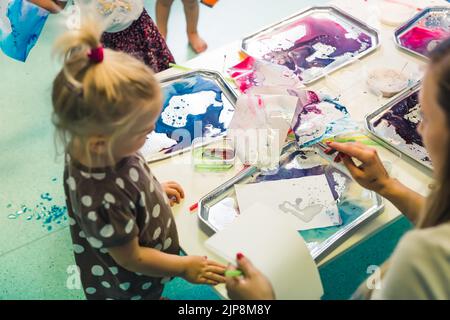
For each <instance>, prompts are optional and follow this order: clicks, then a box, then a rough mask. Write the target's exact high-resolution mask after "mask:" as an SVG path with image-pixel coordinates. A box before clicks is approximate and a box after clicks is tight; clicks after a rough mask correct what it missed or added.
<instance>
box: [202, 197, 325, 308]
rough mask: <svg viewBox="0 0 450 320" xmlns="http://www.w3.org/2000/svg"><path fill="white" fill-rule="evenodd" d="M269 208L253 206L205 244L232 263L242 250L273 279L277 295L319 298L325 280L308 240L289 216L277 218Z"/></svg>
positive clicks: (282, 297)
mask: <svg viewBox="0 0 450 320" xmlns="http://www.w3.org/2000/svg"><path fill="white" fill-rule="evenodd" d="M270 211H271V210H270V208H268V207H265V206H263V205H261V204H259V203H258V204H255V205H253V206H251V207H250V208H248V209H246V211H245V213H244V214H241V215H240V216H239V217H238V218H236V220H235V221H233V223H232V224H230V225H229V226H227V227H226V228H225V229H224V230H222V231H220V232H218V233H216V234H215V235H213V236H212V237H211V238H210V239H208V240H207V241H206V243H205V245H206V247H207V248H208V249H210V250H212V251H213V252H214V253H216V254H218V255H219V256H221V257H223V258H224V259H225V260H227V261H229V262H231V263H233V264H235V257H236V253H238V252H242V253H243V254H244V255H245V256H246V257H248V258H249V259H250V260H251V261H252V263H253V265H254V266H255V267H257V268H258V269H259V270H260V271H261V272H262V273H263V274H264V275H266V277H267V278H268V279H269V280H270V282H271V283H272V286H273V289H274V291H275V295H276V298H277V299H286V300H287V299H290V300H295V299H298V300H300V299H320V297H321V296H322V295H323V287H322V283H321V280H320V276H319V272H318V270H317V266H316V264H315V262H314V260H313V259H312V257H311V254H310V252H309V250H308V248H307V247H306V244H305V241H304V240H303V238H302V237H301V236H300V235H299V234H298V232H296V231H294V230H292V228H291V226H290V225H289V221H288V220H287V219H283V218H281V219H279V218H277V219H275V218H274V216H273V214H272V213H271V212H270Z"/></svg>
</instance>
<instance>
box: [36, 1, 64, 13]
mask: <svg viewBox="0 0 450 320" xmlns="http://www.w3.org/2000/svg"><path fill="white" fill-rule="evenodd" d="M28 1H29V2H31V3H34V4H35V5H37V6H39V7H41V8H42V9H45V10H47V11H48V12H51V13H58V12H60V11H61V10H62V9H64V7H65V5H66V3H65V1H64V0H62V1H58V0H28Z"/></svg>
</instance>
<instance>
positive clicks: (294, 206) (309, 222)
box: [234, 174, 342, 230]
mask: <svg viewBox="0 0 450 320" xmlns="http://www.w3.org/2000/svg"><path fill="white" fill-rule="evenodd" d="M234 187H235V190H236V196H237V200H238V206H239V210H240V212H241V214H242V213H243V212H245V211H246V210H247V209H248V208H250V207H251V206H252V205H253V204H254V203H261V204H264V205H265V206H267V207H268V208H270V211H271V213H272V215H273V216H274V217H275V218H278V217H284V216H285V217H286V218H287V219H288V221H290V224H291V226H292V227H293V228H294V230H309V229H316V228H326V227H330V226H336V225H340V224H341V223H342V220H341V218H340V215H339V210H338V208H337V205H336V201H335V200H334V197H333V194H332V193H331V190H330V187H329V184H328V181H327V178H326V177H325V175H323V174H322V175H317V176H307V177H302V178H296V179H287V180H277V181H268V182H260V183H253V184H243V185H235V186H234Z"/></svg>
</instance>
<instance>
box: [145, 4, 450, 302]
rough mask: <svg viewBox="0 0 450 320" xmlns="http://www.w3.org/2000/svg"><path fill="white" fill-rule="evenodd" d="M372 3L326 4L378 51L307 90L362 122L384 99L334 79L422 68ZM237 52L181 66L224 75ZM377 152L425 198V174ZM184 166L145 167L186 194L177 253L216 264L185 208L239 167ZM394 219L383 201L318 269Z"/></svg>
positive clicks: (359, 84)
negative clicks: (365, 29) (336, 101)
mask: <svg viewBox="0 0 450 320" xmlns="http://www.w3.org/2000/svg"><path fill="white" fill-rule="evenodd" d="M404 1H406V0H404ZM378 3H379V1H377V0H373V1H364V0H336V1H331V4H333V5H335V6H337V7H340V8H342V9H344V10H345V11H346V12H348V13H350V14H351V15H353V16H355V17H356V18H359V19H360V20H363V21H364V22H366V23H368V24H370V25H371V26H373V27H375V28H376V29H378V31H379V34H380V40H381V47H380V48H379V49H378V50H377V51H376V52H374V53H373V54H371V55H369V56H367V57H364V58H363V59H362V60H360V61H359V62H357V63H355V64H353V65H350V66H348V67H346V68H344V69H342V70H340V71H337V72H335V73H333V74H331V75H330V76H328V77H327V78H326V79H322V80H320V81H318V82H316V83H314V84H313V85H312V86H310V87H309V88H310V89H312V90H327V91H334V92H335V90H341V92H339V93H340V94H341V96H340V101H341V102H342V103H343V104H344V105H345V106H346V107H347V108H348V110H349V112H350V114H351V116H352V118H353V119H354V120H356V121H362V120H363V118H364V116H365V115H366V114H367V113H369V112H370V111H373V110H375V109H377V108H378V107H380V106H381V105H382V104H385V103H387V102H388V101H389V99H384V98H379V97H377V96H375V95H373V94H371V93H369V92H368V90H367V87H366V84H365V81H355V83H352V86H351V88H345V86H341V84H342V81H340V80H342V79H345V78H346V77H348V76H349V75H354V76H358V74H359V77H361V79H363V76H364V70H365V69H368V68H371V67H375V66H379V65H385V64H389V65H396V66H404V65H405V64H406V63H408V65H409V66H412V65H417V66H418V67H424V66H425V65H426V62H425V61H424V60H421V59H419V58H416V57H415V56H412V55H409V54H407V53H405V52H402V51H400V50H399V49H398V48H396V47H395V44H394V41H393V31H394V29H395V28H393V27H389V26H386V25H382V24H381V23H380V22H379V20H378V16H377V15H376V14H374V12H376V9H377V4H378ZM408 3H410V4H411V5H413V6H417V7H421V8H423V7H426V6H432V5H445V6H449V3H448V2H446V1H444V0H430V1H424V0H416V1H413V0H408ZM274 5H275V4H274ZM293 14H294V12H293ZM274 22H276V21H274ZM239 47H240V41H236V42H233V43H230V44H228V45H226V46H223V47H221V48H219V49H217V50H214V51H210V52H207V53H205V54H202V55H200V56H198V57H196V58H194V59H192V60H190V61H188V62H187V63H185V64H184V66H186V67H188V68H193V69H210V70H216V71H219V72H221V73H222V74H225V72H224V71H225V70H226V69H227V68H228V67H230V66H232V65H234V64H236V63H237V62H238V61H239V55H238V51H239ZM355 71H356V72H355ZM180 72H181V71H180V70H179V69H174V68H172V69H169V70H166V71H164V72H162V73H160V74H158V77H166V76H169V75H173V74H177V73H180ZM225 75H226V74H225ZM378 151H379V154H380V157H381V158H382V160H383V161H388V162H390V163H391V164H392V175H393V176H395V177H397V178H398V179H399V180H400V181H401V182H403V183H404V184H406V185H407V186H409V187H410V188H412V189H414V190H415V191H417V192H419V193H421V194H423V195H426V194H427V192H428V185H429V183H430V182H431V177H430V176H429V175H428V174H427V173H425V172H423V171H421V170H420V169H418V168H417V167H416V166H413V165H411V164H410V163H408V162H406V161H405V160H403V159H400V158H398V157H397V156H395V155H394V154H393V153H391V152H389V151H388V150H386V149H384V148H381V147H379V148H378ZM189 162H190V154H189V153H187V154H184V155H181V156H178V157H176V158H170V159H166V160H163V161H160V162H157V163H153V164H151V168H152V170H153V172H154V173H155V174H156V176H157V177H158V179H159V180H160V181H165V180H176V181H178V182H179V183H180V184H181V185H182V186H183V188H184V190H185V192H186V197H185V200H184V201H183V202H182V203H181V204H180V205H178V206H176V207H174V209H173V211H174V215H175V220H176V223H177V227H178V232H179V237H180V243H181V247H182V248H183V250H185V252H186V253H187V254H189V255H202V256H204V255H207V256H208V257H210V258H212V259H215V260H218V261H222V259H220V258H219V257H217V256H215V255H214V254H212V253H211V252H210V251H208V250H207V249H206V248H205V246H204V242H205V241H206V240H207V238H208V237H207V236H206V234H204V233H203V232H202V231H201V230H200V229H199V227H198V218H197V212H196V211H194V212H193V213H190V211H189V208H190V206H191V205H193V204H194V203H196V202H198V200H199V199H200V198H201V197H203V196H204V195H206V194H207V193H208V192H210V191H211V190H213V189H214V188H216V187H218V186H219V185H221V184H222V183H224V182H225V181H227V180H228V179H230V178H232V177H233V176H235V175H236V174H237V173H238V172H239V171H240V170H241V169H242V164H241V163H236V165H235V167H234V168H233V169H231V170H230V171H228V172H225V173H198V172H195V171H194V170H193V169H192V168H191V166H190V164H189ZM400 214H401V213H400V212H399V211H398V209H396V208H395V207H394V206H393V205H392V204H391V203H389V202H387V201H386V206H385V210H384V212H383V213H382V214H381V215H379V216H378V217H377V218H376V219H374V220H372V221H371V222H369V223H367V224H365V225H364V226H363V227H362V228H360V229H359V230H357V231H356V232H355V233H354V234H353V235H352V236H351V237H350V238H349V239H347V240H346V241H345V242H343V243H342V244H341V245H339V246H338V247H337V248H336V249H335V250H333V251H332V252H331V253H330V254H329V255H328V256H327V257H326V258H325V259H323V260H322V261H321V262H320V265H322V264H324V263H325V262H327V261H329V260H330V259H333V258H334V257H336V256H337V255H339V254H340V253H342V252H343V251H345V250H346V249H348V248H350V247H352V246H354V245H355V244H357V243H359V242H360V241H361V240H363V239H364V238H366V237H368V236H369V235H370V234H372V233H373V232H375V231H377V230H378V229H379V228H381V227H382V226H384V225H386V224H388V223H390V222H392V221H393V220H394V219H396V218H397V217H399V215H400ZM216 289H217V291H218V292H219V293H220V294H221V295H222V296H226V293H225V288H224V286H223V285H220V286H217V287H216Z"/></svg>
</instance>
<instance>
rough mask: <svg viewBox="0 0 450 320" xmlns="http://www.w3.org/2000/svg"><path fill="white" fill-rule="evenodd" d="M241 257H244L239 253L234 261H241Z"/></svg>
mask: <svg viewBox="0 0 450 320" xmlns="http://www.w3.org/2000/svg"><path fill="white" fill-rule="evenodd" d="M243 257H244V255H243V254H242V253H240V252H239V253H238V254H237V255H236V259H238V260H241V259H242V258H243Z"/></svg>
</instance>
